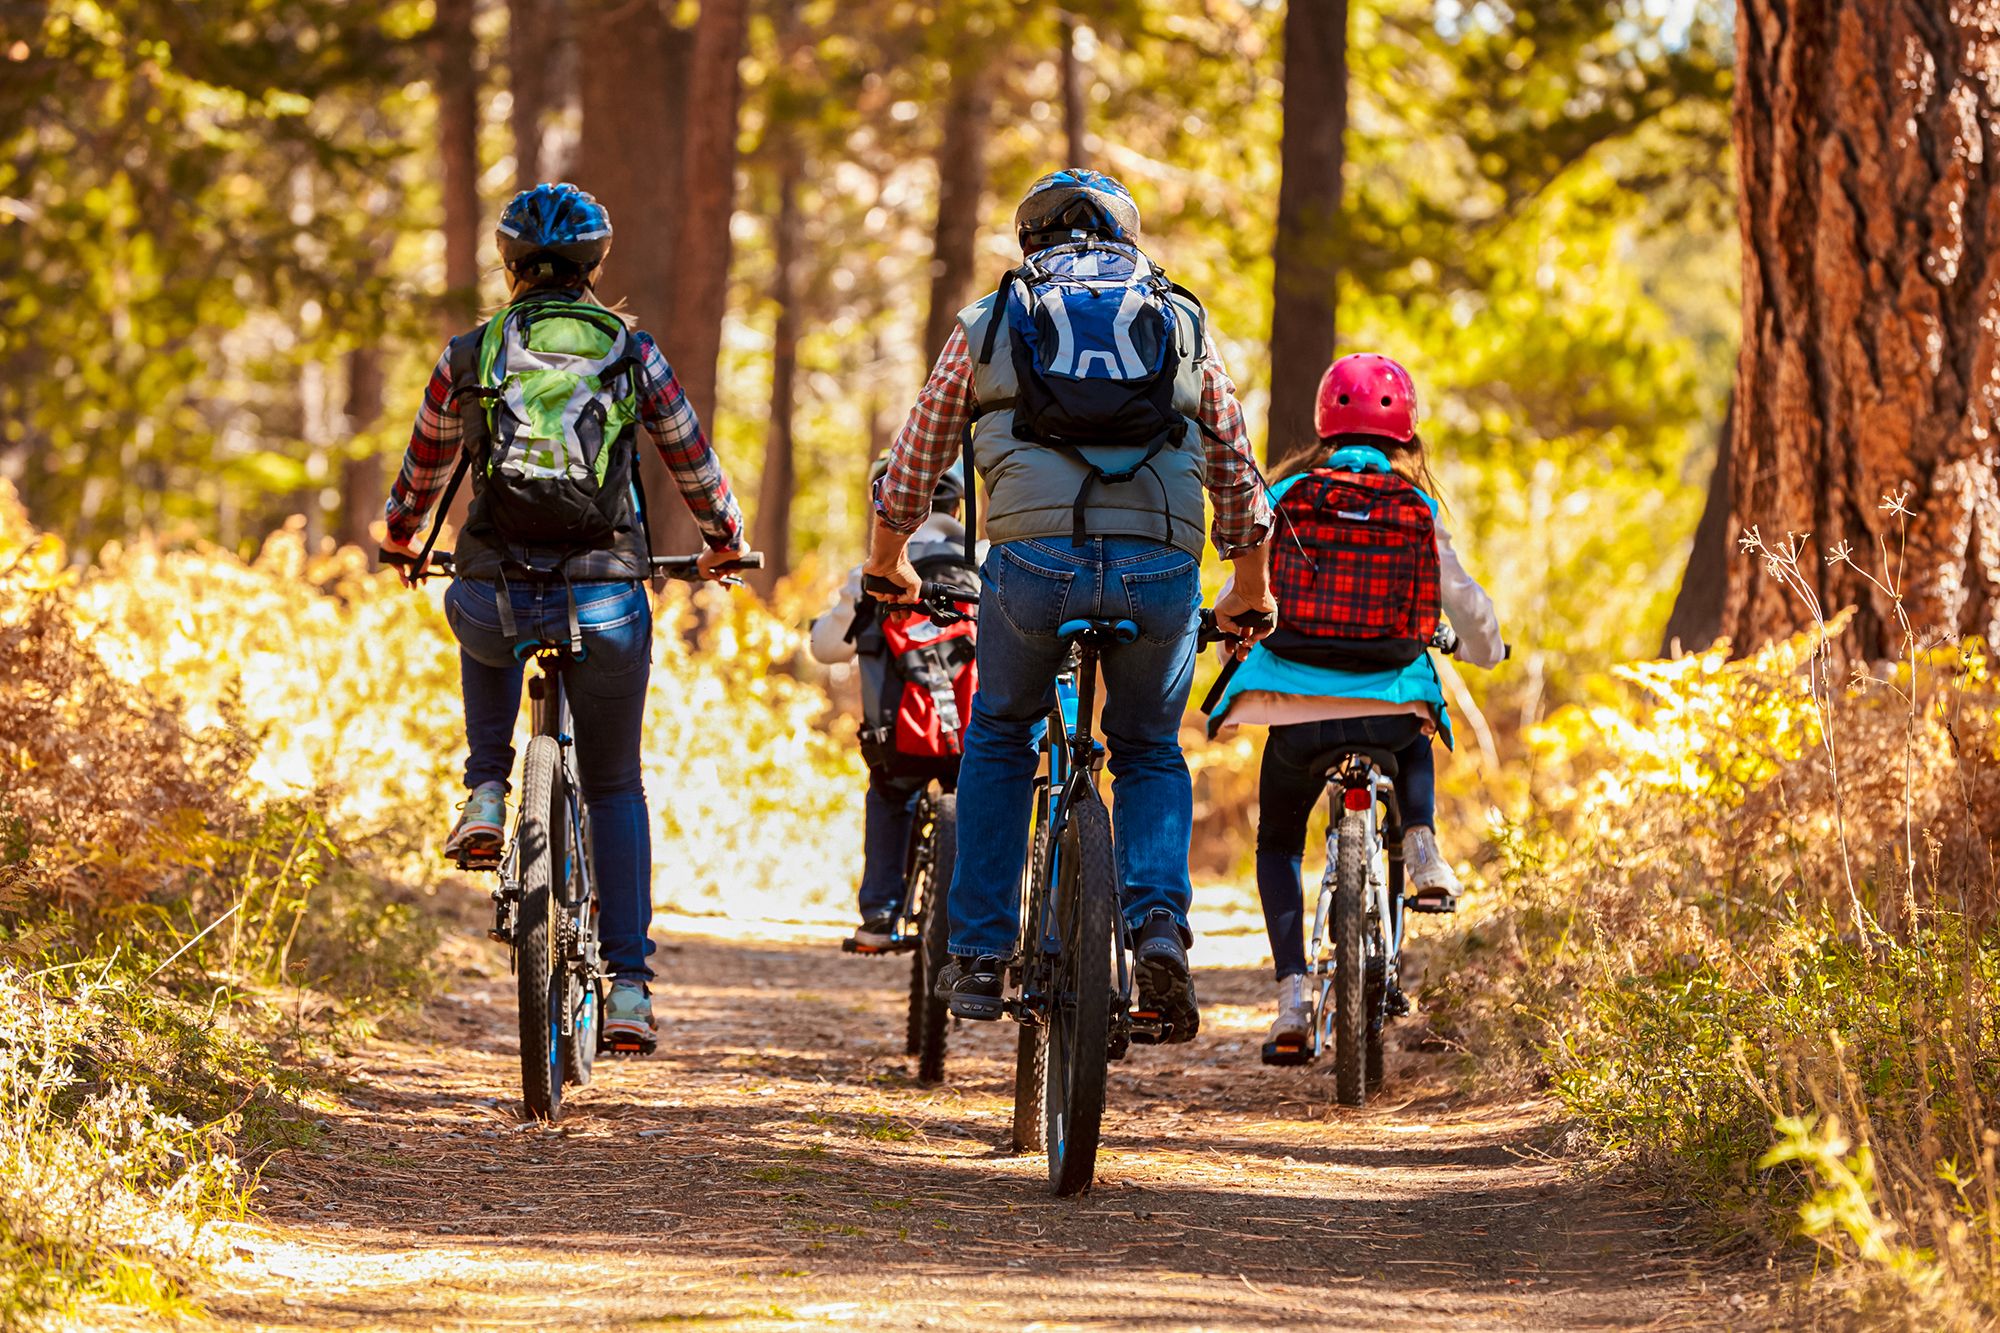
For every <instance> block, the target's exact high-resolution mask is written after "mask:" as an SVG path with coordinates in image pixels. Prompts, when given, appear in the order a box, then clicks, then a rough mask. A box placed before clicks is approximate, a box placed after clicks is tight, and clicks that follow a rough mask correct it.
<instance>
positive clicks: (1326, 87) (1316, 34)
mask: <svg viewBox="0 0 2000 1333" xmlns="http://www.w3.org/2000/svg"><path fill="white" fill-rule="evenodd" d="M1346 136H1347V0H1291V3H1290V4H1289V5H1288V6H1287V7H1286V10H1285V105H1284V132H1283V135H1282V137H1281V139H1280V142H1279V148H1278V166H1279V173H1280V174H1279V182H1278V230H1277V239H1276V242H1275V244H1274V246H1273V249H1272V259H1273V269H1272V293H1271V413H1270V425H1269V428H1268V430H1267V431H1266V433H1265V450H1266V457H1267V458H1271V459H1275V458H1279V457H1281V456H1283V455H1284V454H1286V453H1287V452H1289V451H1290V450H1291V449H1292V448H1294V447H1295V446H1297V445H1300V444H1303V443H1305V442H1306V441H1308V440H1310V439H1311V438H1312V436H1313V415H1312V413H1313V395H1314V393H1315V392H1316V391H1317V390H1318V388H1319V380H1320V376H1321V375H1322V374H1324V373H1325V372H1326V366H1327V362H1328V361H1329V360H1331V359H1332V356H1333V347H1334V332H1335V324H1334V317H1335V314H1336V313H1337V310H1338V306H1339V300H1340V262H1339V259H1340V256H1339V245H1340V230H1339V229H1340V209H1341V179H1340V177H1341V168H1342V165H1343V164H1344V163H1345V161H1346V144H1345V140H1346Z"/></svg>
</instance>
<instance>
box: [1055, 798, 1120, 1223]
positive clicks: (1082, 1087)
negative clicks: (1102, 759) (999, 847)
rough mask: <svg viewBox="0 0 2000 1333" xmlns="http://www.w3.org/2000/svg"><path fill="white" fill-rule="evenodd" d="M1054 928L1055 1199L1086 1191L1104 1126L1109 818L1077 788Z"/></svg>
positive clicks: (1113, 922) (1111, 894)
mask: <svg viewBox="0 0 2000 1333" xmlns="http://www.w3.org/2000/svg"><path fill="white" fill-rule="evenodd" d="M1063 844H1064V846H1063V851H1064V853H1065V854H1064V857H1063V866H1062V872H1063V873H1062V876H1061V880H1060V882H1059V884H1058V885H1057V891H1056V922H1057V929H1058V931H1059V933H1060V935H1061V938H1062V953H1061V955H1060V956H1059V958H1058V959H1057V965H1056V981H1055V986H1054V992H1055V993H1054V994H1053V995H1052V996H1051V997H1050V1005H1049V1024H1048V1054H1047V1060H1048V1073H1047V1087H1048V1104H1047V1107H1046V1109H1045V1111H1044V1112H1043V1135H1044V1138H1045V1139H1046V1140H1047V1143H1048V1152H1049V1188H1050V1189H1051V1190H1052V1191H1053V1192H1054V1193H1055V1194H1057V1195H1058V1196H1067V1195H1071V1194H1078V1193H1081V1192H1082V1191H1084V1190H1087V1189H1089V1188H1090V1182H1091V1180H1092V1179H1093V1178H1094V1176H1095V1175H1096V1171H1097V1140H1098V1134H1099V1132H1100V1130H1101V1129H1102V1127H1103V1122H1104V1083H1105V1076H1106V1072H1107V1069H1108V1064H1109V1050H1108V1049H1107V1048H1108V1043H1109V1041H1110V1035H1111V1034H1110V1028H1111V1005H1110V999H1109V997H1110V995H1111V993H1112V990H1111V952H1112V949H1113V948H1114V947H1115V945H1116V941H1115V939H1114V936H1113V932H1114V931H1115V930H1116V929H1117V902H1118V866H1117V857H1116V854H1115V852H1114V850H1113V848H1112V844H1111V817H1110V816H1109V815H1108V814H1107V813H1106V812H1105V809H1104V802H1103V801H1102V800H1101V799H1100V798H1099V797H1098V795H1097V793H1096V792H1095V791H1094V790H1092V789H1091V788H1089V787H1085V788H1083V789H1082V790H1081V791H1080V792H1079V794H1078V796H1077V800H1076V804H1075V806H1074V807H1073V808H1072V809H1071V810H1070V816H1069V821H1068V825H1067V827H1066V828H1065V829H1064V831H1063Z"/></svg>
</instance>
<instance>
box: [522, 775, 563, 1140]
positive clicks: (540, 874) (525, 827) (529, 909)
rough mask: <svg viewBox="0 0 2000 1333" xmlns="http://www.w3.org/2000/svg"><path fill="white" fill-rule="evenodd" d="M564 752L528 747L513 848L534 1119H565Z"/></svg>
mask: <svg viewBox="0 0 2000 1333" xmlns="http://www.w3.org/2000/svg"><path fill="white" fill-rule="evenodd" d="M561 758H562V754H561V748H560V747H559V746H558V745H557V744H556V739H555V737H553V736H537V737H535V738H534V739H533V740H530V741H529V742H528V757H527V759H526V761H525V762H524V763H523V765H522V774H521V813H520V817H519V818H518V819H517V820H516V822H515V825H514V846H515V848H516V849H517V851H518V853H519V864H520V872H521V915H520V926H519V929H518V930H517V931H516V932H515V936H514V940H515V943H514V980H515V986H516V992H517V994H518V995H519V997H520V1008H521V1099H522V1101H523V1102H525V1103H526V1104H527V1108H528V1114H529V1115H531V1116H534V1117H536V1118H537V1119H540V1120H554V1119H555V1118H556V1117H558V1116H560V1115H561V1114H562V1088H563V1040H562V1020H563V1006H564V1005H565V1003H567V1000H568V994H567V992H568V985H567V980H568V979H567V978H566V977H565V976H564V975H563V973H562V971H561V970H559V968H558V962H559V959H558V953H559V947H558V940H559V933H558V930H557V925H556V918H557V913H558V911H559V910H560V909H559V905H558V903H557V901H556V892H555V889H556V885H557V884H559V883H560V882H561V870H560V867H561V866H563V865H564V864H565V861H566V858H565V855H564V850H565V849H564V843H565V842H566V841H567V837H566V834H567V826H566V824H565V823H564V820H563V812H564V794H563V781H562V765H561Z"/></svg>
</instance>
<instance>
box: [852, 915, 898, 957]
mask: <svg viewBox="0 0 2000 1333" xmlns="http://www.w3.org/2000/svg"><path fill="white" fill-rule="evenodd" d="M852 938H853V941H854V947H855V948H856V949H857V950H859V951H862V952H873V951H875V950H877V949H886V948H888V947H889V946H890V945H892V944H894V943H895V942H896V914H895V913H894V912H875V913H872V914H871V915H868V916H864V917H862V918H861V924H860V925H858V926H856V927H855V928H854V934H853V936H852Z"/></svg>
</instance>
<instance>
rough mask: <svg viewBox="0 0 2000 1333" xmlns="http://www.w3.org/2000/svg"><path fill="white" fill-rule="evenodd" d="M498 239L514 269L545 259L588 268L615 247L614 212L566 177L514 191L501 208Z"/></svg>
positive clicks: (506, 259)
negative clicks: (503, 209)
mask: <svg viewBox="0 0 2000 1333" xmlns="http://www.w3.org/2000/svg"><path fill="white" fill-rule="evenodd" d="M494 239H495V240H497V241H498V242H499V243H500V258H501V260H502V261H503V262H505V263H506V265H507V267H508V268H510V269H512V270H514V271H515V272H516V273H519V272H520V271H521V270H522V268H523V267H532V266H533V263H534V261H536V260H542V259H553V260H561V261H563V262H565V263H567V264H569V265H570V266H572V267H574V268H576V269H579V270H582V271H585V272H587V271H589V270H590V269H593V268H595V267H597V265H598V264H599V263H600V262H601V261H602V260H603V258H604V252H605V251H606V250H608V249H610V248H611V215H610V214H608V213H606V212H605V211H604V205H602V204H600V203H598V202H597V200H596V199H594V198H592V197H591V195H590V193H589V192H588V191H586V190H580V189H578V188H577V187H576V186H574V185H571V184H570V183H569V182H568V181H555V182H552V183H544V184H541V185H537V186H535V187H534V188H533V189H532V190H523V191H521V192H520V193H519V194H517V195H515V196H514V198H513V201H512V202H510V203H509V204H508V205H507V208H506V211H505V212H503V213H501V214H500V227H499V229H498V230H497V231H496V232H495V233H494Z"/></svg>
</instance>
